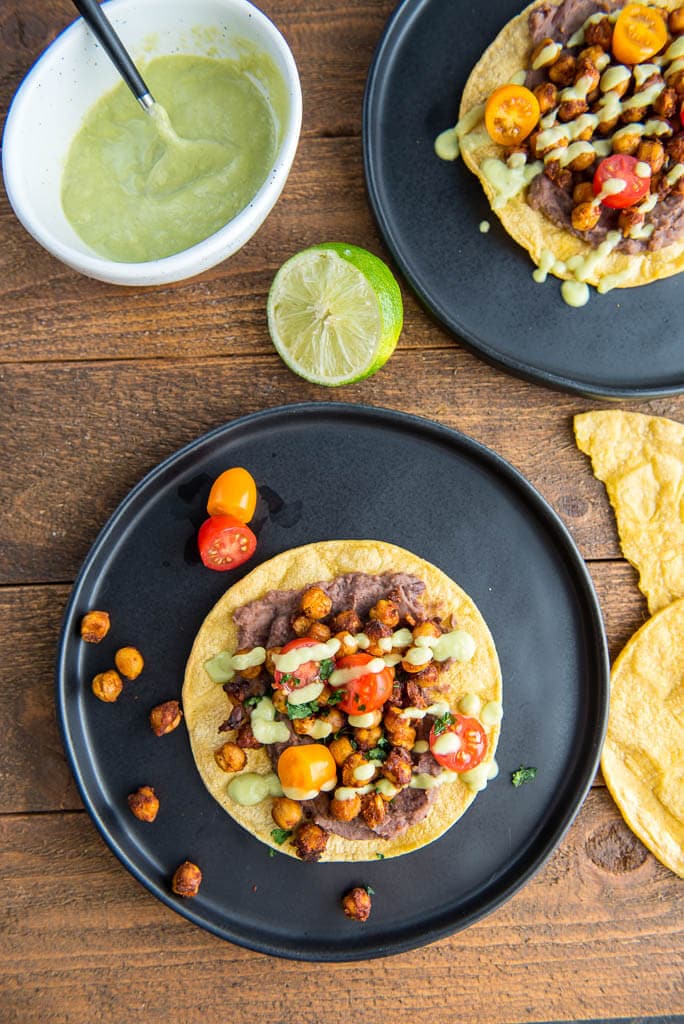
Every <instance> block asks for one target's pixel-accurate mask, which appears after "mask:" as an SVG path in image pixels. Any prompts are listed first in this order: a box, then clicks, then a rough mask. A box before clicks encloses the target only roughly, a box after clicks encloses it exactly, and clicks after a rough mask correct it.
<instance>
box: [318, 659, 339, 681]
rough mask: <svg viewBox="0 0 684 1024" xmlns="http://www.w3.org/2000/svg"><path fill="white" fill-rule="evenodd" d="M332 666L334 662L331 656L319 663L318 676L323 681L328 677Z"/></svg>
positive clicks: (331, 671)
mask: <svg viewBox="0 0 684 1024" xmlns="http://www.w3.org/2000/svg"><path fill="white" fill-rule="evenodd" d="M334 668H335V662H334V661H333V660H332V658H324V659H323V661H322V662H321V664H320V668H319V669H318V676H319V678H320V679H321V680H323V682H325V680H326V679H330V676H331V675H332V673H333V669H334Z"/></svg>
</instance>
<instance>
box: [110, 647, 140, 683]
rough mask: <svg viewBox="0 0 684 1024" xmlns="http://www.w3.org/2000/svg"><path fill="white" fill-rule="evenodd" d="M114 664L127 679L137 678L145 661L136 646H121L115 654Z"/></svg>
mask: <svg viewBox="0 0 684 1024" xmlns="http://www.w3.org/2000/svg"><path fill="white" fill-rule="evenodd" d="M114 664H115V665H116V667H117V669H118V670H119V672H120V673H121V675H122V676H125V677H126V679H137V678H138V676H139V675H140V673H141V672H142V670H143V666H144V664H145V661H144V659H143V656H142V654H141V653H140V651H139V650H138V649H137V648H136V647H120V648H119V650H118V651H117V652H116V654H115V655H114Z"/></svg>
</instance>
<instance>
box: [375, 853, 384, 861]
mask: <svg viewBox="0 0 684 1024" xmlns="http://www.w3.org/2000/svg"><path fill="white" fill-rule="evenodd" d="M375 856H376V857H377V858H378V860H384V859H385V854H384V853H376V854H375Z"/></svg>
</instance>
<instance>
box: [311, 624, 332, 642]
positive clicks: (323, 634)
mask: <svg viewBox="0 0 684 1024" xmlns="http://www.w3.org/2000/svg"><path fill="white" fill-rule="evenodd" d="M306 635H307V636H310V637H311V639H312V640H317V641H318V643H321V644H324V643H325V642H326V640H329V639H330V626H326V624H325V622H312V623H311V625H310V626H309V632H308V633H307V634H306Z"/></svg>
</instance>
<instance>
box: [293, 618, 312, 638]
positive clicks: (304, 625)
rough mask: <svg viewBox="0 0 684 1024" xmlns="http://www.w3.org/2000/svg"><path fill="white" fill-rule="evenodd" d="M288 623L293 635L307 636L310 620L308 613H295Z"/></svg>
mask: <svg viewBox="0 0 684 1024" xmlns="http://www.w3.org/2000/svg"><path fill="white" fill-rule="evenodd" d="M290 625H291V626H292V632H293V633H294V634H295V636H308V634H309V630H310V629H311V626H312V620H311V619H310V618H309V617H308V615H295V617H294V618H293V620H292V622H291V623H290Z"/></svg>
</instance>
